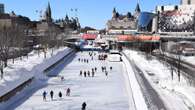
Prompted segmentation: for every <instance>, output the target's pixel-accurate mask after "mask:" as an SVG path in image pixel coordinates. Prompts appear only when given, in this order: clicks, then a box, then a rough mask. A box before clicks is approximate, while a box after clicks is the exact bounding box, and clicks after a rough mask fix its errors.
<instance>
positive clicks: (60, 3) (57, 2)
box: [0, 0, 180, 29]
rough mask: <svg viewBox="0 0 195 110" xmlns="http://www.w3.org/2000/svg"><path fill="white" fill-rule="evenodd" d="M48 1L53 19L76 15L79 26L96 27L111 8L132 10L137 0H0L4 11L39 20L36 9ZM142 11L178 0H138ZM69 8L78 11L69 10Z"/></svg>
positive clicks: (110, 13)
mask: <svg viewBox="0 0 195 110" xmlns="http://www.w3.org/2000/svg"><path fill="white" fill-rule="evenodd" d="M48 2H50V5H51V9H52V17H53V19H58V18H64V17H65V16H66V14H68V15H69V17H75V16H78V17H79V20H80V23H81V26H82V27H84V26H91V27H94V28H97V29H103V28H105V27H106V21H107V20H109V19H111V17H112V10H113V8H114V7H116V9H117V11H118V12H119V13H122V14H126V13H127V12H128V11H129V12H132V13H133V12H134V10H135V7H136V4H137V0H17V1H16V0H0V3H3V4H4V5H5V12H6V13H9V12H11V11H14V12H15V13H16V14H17V15H18V14H19V15H23V16H27V17H29V18H30V19H31V20H39V13H37V10H38V11H40V10H45V9H46V7H47V5H48ZM139 3H140V8H141V10H142V11H150V12H151V11H154V9H155V7H156V6H157V5H175V4H179V3H180V0H139ZM71 9H73V10H75V9H77V10H78V11H77V12H76V11H71Z"/></svg>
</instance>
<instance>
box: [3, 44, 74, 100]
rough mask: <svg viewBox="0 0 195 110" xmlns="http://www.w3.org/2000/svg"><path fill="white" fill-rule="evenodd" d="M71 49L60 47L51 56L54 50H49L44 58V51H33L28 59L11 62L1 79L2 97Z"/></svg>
mask: <svg viewBox="0 0 195 110" xmlns="http://www.w3.org/2000/svg"><path fill="white" fill-rule="evenodd" d="M71 51H72V49H70V48H67V47H63V48H59V49H56V50H54V51H53V55H52V56H51V53H52V50H48V52H47V58H44V53H43V52H42V53H40V55H38V54H37V53H36V52H35V51H33V52H31V53H30V54H29V57H28V59H27V58H23V59H22V60H17V61H15V63H14V64H12V63H11V62H10V64H8V65H9V66H8V67H7V68H5V70H4V72H5V73H4V78H3V79H1V80H0V97H2V96H3V95H5V94H6V93H8V92H10V91H12V90H13V89H15V88H16V87H18V86H19V85H21V84H23V83H24V82H26V81H28V80H29V79H32V78H33V77H36V76H37V75H39V74H40V73H42V72H43V71H44V70H45V69H47V68H48V67H50V66H51V65H52V64H54V63H55V62H57V61H58V60H60V59H61V58H63V57H64V56H65V55H66V54H68V53H69V52H71Z"/></svg>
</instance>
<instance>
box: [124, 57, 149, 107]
mask: <svg viewBox="0 0 195 110" xmlns="http://www.w3.org/2000/svg"><path fill="white" fill-rule="evenodd" d="M122 60H123V62H124V65H125V69H126V70H127V76H128V79H126V80H128V81H127V82H126V83H129V84H130V87H129V88H130V89H128V88H127V90H128V92H129V90H132V94H133V98H134V103H135V106H136V110H148V108H147V105H146V103H145V100H144V96H143V94H142V91H141V88H140V85H139V83H138V81H137V79H136V76H135V73H134V72H133V69H132V67H131V64H130V62H129V61H128V59H127V58H126V57H125V56H124V55H123V56H122ZM129 84H126V85H129Z"/></svg>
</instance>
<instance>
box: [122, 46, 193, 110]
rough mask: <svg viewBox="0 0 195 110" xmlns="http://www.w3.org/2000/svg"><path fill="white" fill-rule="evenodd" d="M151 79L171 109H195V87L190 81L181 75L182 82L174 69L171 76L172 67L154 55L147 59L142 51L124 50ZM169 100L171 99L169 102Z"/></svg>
mask: <svg viewBox="0 0 195 110" xmlns="http://www.w3.org/2000/svg"><path fill="white" fill-rule="evenodd" d="M124 53H125V54H126V55H128V56H129V57H130V58H131V59H132V60H134V62H135V63H136V65H137V66H138V67H140V69H142V71H143V72H144V75H145V76H146V78H147V79H148V80H149V82H150V83H151V85H152V86H153V88H154V89H155V90H156V91H157V92H158V94H159V95H160V96H161V98H162V99H163V100H164V102H165V104H166V106H167V107H168V108H169V109H177V110H185V109H188V108H192V109H195V108H194V107H195V106H194V105H195V98H194V97H195V88H193V87H190V84H189V81H188V80H187V79H186V78H185V77H184V76H182V75H181V79H180V82H179V81H178V74H177V72H176V71H173V80H172V77H171V67H170V66H169V65H167V64H165V63H163V62H160V61H158V60H157V59H156V58H154V57H152V58H149V59H147V58H146V55H145V54H144V53H142V52H137V51H133V50H124ZM167 100H169V101H168V102H167Z"/></svg>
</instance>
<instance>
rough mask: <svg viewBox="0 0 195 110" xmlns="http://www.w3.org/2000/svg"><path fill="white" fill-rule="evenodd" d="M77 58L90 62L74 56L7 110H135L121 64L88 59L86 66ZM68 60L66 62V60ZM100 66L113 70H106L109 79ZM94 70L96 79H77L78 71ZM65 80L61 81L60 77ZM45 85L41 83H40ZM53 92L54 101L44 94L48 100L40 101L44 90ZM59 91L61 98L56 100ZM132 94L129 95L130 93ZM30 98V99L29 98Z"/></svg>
mask: <svg viewBox="0 0 195 110" xmlns="http://www.w3.org/2000/svg"><path fill="white" fill-rule="evenodd" d="M78 58H80V59H89V55H88V52H83V53H80V52H79V53H76V55H75V56H72V59H71V58H70V59H71V60H70V59H69V60H70V61H69V62H70V63H68V64H66V65H65V64H64V63H62V64H60V65H59V66H58V67H56V68H54V69H53V70H52V71H50V72H49V73H48V74H49V76H52V77H48V78H44V77H43V78H40V80H39V81H38V82H39V83H34V84H36V86H35V88H33V89H32V88H31V89H29V90H30V91H29V90H28V89H27V90H25V91H29V92H31V93H30V94H25V95H27V96H26V98H25V100H23V99H20V100H19V101H17V102H18V104H17V102H15V105H13V106H10V107H9V109H15V110H80V108H81V104H82V103H83V102H86V103H87V110H135V105H134V103H133V99H132V98H129V96H128V93H127V89H126V86H125V81H124V80H125V78H124V76H123V74H122V73H124V72H126V71H125V70H123V65H122V63H121V62H109V61H99V60H97V55H96V57H95V58H94V60H92V61H91V60H89V63H83V62H79V61H78ZM66 60H67V59H66ZM101 66H106V67H107V70H108V68H109V67H110V66H112V67H113V70H108V76H106V75H105V73H104V72H102V70H101ZM94 67H97V72H96V74H95V77H84V76H79V72H80V70H85V71H88V70H90V71H91V69H92V68H94ZM62 76H63V77H64V80H63V81H62V80H61V77H62ZM43 83H44V84H43ZM67 88H70V89H71V95H70V96H65V91H66V89H67ZM51 90H53V91H54V100H53V101H52V100H51V99H50V97H49V93H48V95H47V100H46V101H43V99H42V93H43V91H47V92H50V91H51ZM59 91H61V92H62V95H63V96H62V98H59V97H58V93H59ZM24 93H27V92H24ZM130 94H131V93H130ZM29 95H30V96H29Z"/></svg>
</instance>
